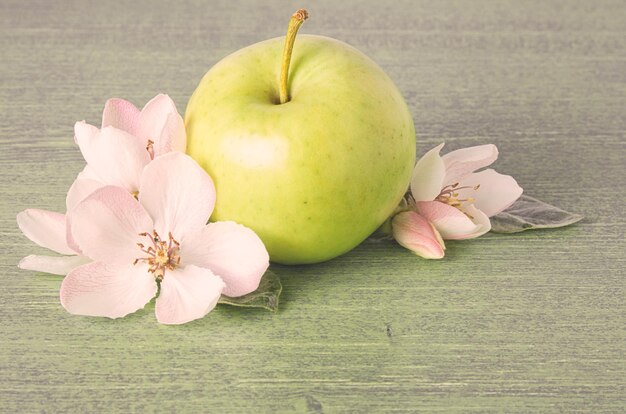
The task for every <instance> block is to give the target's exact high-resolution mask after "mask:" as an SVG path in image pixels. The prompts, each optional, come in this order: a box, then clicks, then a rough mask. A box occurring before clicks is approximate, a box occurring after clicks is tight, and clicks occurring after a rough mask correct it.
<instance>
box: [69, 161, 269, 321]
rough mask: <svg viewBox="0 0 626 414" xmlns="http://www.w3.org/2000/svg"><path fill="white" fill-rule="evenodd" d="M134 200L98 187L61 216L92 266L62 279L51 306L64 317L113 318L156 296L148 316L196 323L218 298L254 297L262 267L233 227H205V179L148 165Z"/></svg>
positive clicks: (183, 166)
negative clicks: (68, 221)
mask: <svg viewBox="0 0 626 414" xmlns="http://www.w3.org/2000/svg"><path fill="white" fill-rule="evenodd" d="M138 190H139V193H138V196H137V198H135V197H133V195H131V193H130V192H129V191H128V190H127V189H124V188H122V187H119V186H104V187H101V188H100V189H98V190H96V191H95V192H93V193H92V194H90V195H89V196H87V197H86V198H85V199H84V200H82V201H80V202H79V203H78V205H76V206H75V207H74V208H73V209H72V210H71V211H70V212H69V213H68V215H69V216H70V219H71V221H72V223H73V224H72V226H71V232H72V236H73V239H74V240H75V242H76V244H77V245H78V246H79V247H80V249H81V251H82V252H83V254H84V255H86V256H88V257H89V258H90V259H92V260H93V262H92V263H88V264H85V265H82V266H80V267H77V268H75V269H74V270H72V271H71V272H70V273H69V274H68V275H67V276H66V277H65V279H64V280H63V283H62V285H61V292H60V296H61V303H62V305H63V306H64V307H65V309H66V310H67V311H68V312H70V313H73V314H78V315H92V316H105V317H109V318H118V317H122V316H125V315H128V314H130V313H132V312H135V311H137V310H139V309H141V308H143V307H144V306H145V304H146V303H148V302H149V301H150V300H151V299H152V298H153V297H154V296H155V295H156V294H157V290H159V289H158V286H160V290H159V295H158V297H157V299H156V317H157V319H158V320H159V322H161V323H166V324H180V323H185V322H188V321H191V320H194V319H198V318H201V317H203V316H204V315H206V314H207V313H208V312H209V311H210V310H211V309H213V307H214V306H215V305H216V303H217V301H218V299H219V297H220V295H221V294H225V295H227V296H241V295H245V294H247V293H250V292H252V291H254V290H255V289H256V288H257V287H258V285H259V282H260V279H261V277H262V275H263V274H264V272H265V270H266V269H267V267H268V266H269V256H268V253H267V251H266V250H265V247H264V246H263V243H262V242H261V240H260V239H259V238H258V236H257V235H256V234H254V232H252V231H251V230H250V229H248V228H246V227H244V226H242V225H239V224H236V223H233V222H218V223H210V224H206V222H207V221H208V219H209V216H210V215H211V212H212V211H213V207H214V205H215V188H214V186H213V182H212V181H211V178H210V177H209V176H208V175H207V174H206V172H205V171H204V170H203V169H202V168H201V167H200V166H199V165H198V164H197V163H196V162H195V161H193V160H192V159H191V158H190V157H189V156H187V155H184V154H182V153H178V152H173V153H170V154H166V155H163V156H160V157H158V158H155V160H154V161H153V162H151V163H150V164H148V165H147V166H146V167H145V168H144V169H143V173H142V174H141V176H140V178H139V183H138Z"/></svg>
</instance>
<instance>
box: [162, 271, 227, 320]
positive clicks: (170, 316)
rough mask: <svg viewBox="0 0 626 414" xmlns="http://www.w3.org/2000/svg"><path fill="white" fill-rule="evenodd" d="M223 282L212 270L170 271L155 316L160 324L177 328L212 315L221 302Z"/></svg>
mask: <svg viewBox="0 0 626 414" xmlns="http://www.w3.org/2000/svg"><path fill="white" fill-rule="evenodd" d="M223 288H224V282H223V281H222V279H220V278H219V277H217V276H215V275H214V274H213V273H212V272H211V271H210V270H209V269H204V268H202V267H197V266H186V267H185V268H183V269H181V270H178V269H177V270H173V271H171V272H167V273H166V274H165V277H163V281H162V282H161V293H160V294H159V297H158V298H157V300H156V312H155V313H156V317H157V320H158V321H159V322H161V323H165V324H170V325H177V324H181V323H186V322H189V321H192V320H194V319H199V318H202V317H203V316H205V315H206V314H207V313H209V312H210V311H211V310H212V309H213V308H214V307H215V305H217V301H218V300H219V299H220V295H221V294H222V289H223Z"/></svg>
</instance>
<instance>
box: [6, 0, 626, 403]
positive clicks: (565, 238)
mask: <svg viewBox="0 0 626 414" xmlns="http://www.w3.org/2000/svg"><path fill="white" fill-rule="evenodd" d="M296 7H297V6H294V4H293V2H291V1H286V0H284V1H264V2H258V3H256V4H253V3H251V2H243V1H237V0H229V1H222V0H220V1H212V2H201V1H179V2H155V1H147V0H139V1H133V2H117V1H106V2H100V1H96V0H93V1H84V2H71V1H65V2H63V1H59V2H49V1H44V0H37V1H27V2H23V1H18V0H2V2H1V3H0V19H1V22H2V24H1V25H0V32H1V33H2V36H1V38H0V42H1V44H0V45H1V50H2V61H1V62H2V63H1V64H0V73H1V79H2V83H1V85H0V113H1V114H2V122H1V123H0V148H1V149H0V168H1V170H0V178H1V179H0V195H1V197H2V203H1V204H0V228H1V236H2V237H1V239H0V251H1V252H2V261H1V263H0V283H1V286H2V288H1V289H0V304H1V305H0V306H1V311H0V338H1V339H0V411H4V412H17V411H19V412H38V411H41V412H68V411H74V412H94V411H101V412H129V411H137V412H149V411H157V410H160V411H177V412H194V411H195V412H199V411H209V410H211V411H213V412H241V411H258V412H307V411H308V412H314V413H322V412H324V413H333V412H364V411H372V412H419V411H423V412H460V411H473V412H593V413H602V412H623V411H624V410H625V404H626V402H625V397H624V395H625V390H624V378H626V357H625V345H626V335H625V328H624V327H625V326H626V324H625V322H626V312H625V311H626V309H625V308H626V307H625V299H624V298H625V295H624V270H623V269H624V266H625V261H626V260H625V259H626V257H625V254H624V251H626V249H625V247H626V246H625V243H624V230H625V228H626V220H625V217H624V202H625V201H626V200H625V198H624V190H623V189H624V187H625V185H626V178H625V175H624V167H625V164H626V162H625V151H624V144H625V142H626V139H625V131H626V113H625V108H626V59H625V57H626V7H625V6H624V3H623V2H622V1H594V2H589V1H571V2H559V1H539V0H533V1H525V2H518V1H514V0H508V1H502V2H497V3H496V2H488V1H471V2H468V1H448V0H445V1H432V2H426V1H408V0H406V1H397V2H393V5H390V3H388V2H377V1H368V2H356V1H354V2H353V1H342V2H336V1H331V0H324V1H316V2H315V3H314V4H311V5H310V6H309V10H310V12H311V16H312V17H311V19H310V20H309V21H307V23H306V24H305V25H304V27H303V29H302V31H303V32H304V33H318V34H325V35H328V36H332V37H336V38H339V39H342V40H344V41H347V42H348V43H350V44H352V45H354V46H356V47H358V48H359V49H361V50H362V51H364V52H365V53H367V54H368V55H369V56H371V57H372V58H373V59H374V60H376V61H377V62H379V64H380V65H381V66H382V67H383V68H384V69H385V70H386V71H387V72H388V73H389V75H390V76H391V77H392V78H393V79H394V80H395V81H396V82H397V84H398V86H399V88H400V89H401V90H402V92H403V93H404V95H405V97H406V99H407V101H408V103H409V106H410V109H411V111H412V113H413V114H414V119H415V123H416V129H417V134H418V142H419V148H418V151H419V152H420V153H423V152H424V151H425V150H427V149H429V148H431V147H432V146H434V145H435V144H437V143H439V142H441V141H443V140H445V141H446V142H448V148H449V149H455V148H459V147H462V146H468V145H473V144H479V143H487V142H493V143H495V144H497V145H498V146H499V147H500V150H501V157H500V160H498V162H497V164H496V167H497V169H498V170H500V171H502V172H506V173H509V174H512V175H514V176H515V177H516V178H517V179H518V181H519V182H520V184H521V185H522V186H523V187H524V188H525V189H526V191H527V193H528V194H530V195H533V196H535V197H537V198H540V199H542V200H545V201H547V202H549V203H552V204H555V205H557V206H559V207H562V208H564V209H567V210H570V211H574V212H578V213H581V214H584V215H585V217H586V218H585V220H584V221H583V222H581V223H579V224H577V225H575V226H573V227H570V228H567V229H562V230H546V231H537V232H526V233H524V234H519V235H488V236H486V237H483V238H480V239H478V240H475V241H469V242H457V243H454V242H451V243H449V244H448V250H447V256H446V259H445V260H443V261H440V262H428V261H424V260H421V259H419V258H416V257H414V256H412V255H411V254H410V253H408V252H407V251H404V250H403V249H401V248H399V247H398V246H395V245H393V244H392V243H370V244H364V245H362V246H361V247H359V248H357V249H356V250H354V251H353V252H351V253H349V254H347V255H346V256H344V257H341V258H339V259H336V260H333V261H331V262H328V263H324V264H320V265H316V266H303V267H294V268H289V267H277V268H276V273H277V274H279V275H280V276H281V277H282V282H283V285H284V291H283V296H282V298H281V305H282V306H281V309H280V311H279V312H277V313H270V312H267V311H264V310H249V309H236V308H232V307H227V306H221V307H219V308H218V309H217V310H216V311H214V312H212V313H211V314H210V315H209V316H208V317H206V318H204V319H203V320H200V321H197V322H194V323H190V324H188V325H185V326H181V327H168V326H160V325H158V324H157V323H156V321H155V319H154V317H153V315H152V308H149V309H147V310H145V311H142V312H139V313H137V314H135V315H133V316H131V317H128V318H126V319H124V320H119V321H109V320H103V319H96V318H86V317H75V316H71V315H68V314H67V313H65V312H64V311H63V309H62V308H61V306H60V304H59V301H58V288H59V285H60V281H61V279H60V278H59V277H54V276H49V275H43V274H36V273H34V272H24V271H18V269H17V268H16V264H17V262H18V260H19V259H20V258H21V257H23V256H24V255H26V254H29V253H34V252H41V251H42V250H41V249H38V248H36V247H35V246H33V245H32V244H31V243H30V242H29V241H28V240H26V239H25V238H24V237H23V236H22V235H21V234H20V233H19V231H18V230H17V226H16V224H15V215H16V214H17V212H18V211H20V210H22V209H25V208H27V207H39V208H49V209H56V210H62V209H63V205H64V192H65V191H66V189H67V188H68V186H69V185H70V183H71V182H72V180H73V178H74V177H75V175H76V174H77V173H78V171H80V169H81V168H82V161H81V157H80V154H79V152H78V149H77V148H76V147H75V146H74V144H73V140H72V135H73V133H72V126H73V124H74V122H75V121H77V120H81V119H87V120H88V121H89V122H92V123H97V122H98V121H99V117H100V112H101V110H102V106H103V104H104V101H105V99H107V98H108V97H112V96H121V97H125V98H128V99H130V100H132V101H134V102H135V103H137V104H143V103H144V102H146V101H147V99H149V98H150V97H152V96H153V95H155V94H156V93H157V92H166V93H169V94H170V95H171V96H172V97H173V98H174V99H175V101H176V102H177V103H178V105H179V110H180V111H181V112H182V111H184V107H185V103H186V101H187V99H188V97H189V96H190V95H191V93H192V91H193V89H194V87H195V85H196V84H197V82H198V81H199V79H200V77H201V76H202V75H203V74H204V73H205V71H206V70H207V69H208V68H209V67H210V66H211V65H212V64H214V63H215V62H216V61H217V60H218V59H219V58H221V57H223V56H225V55H226V54H228V53H230V52H232V51H234V50H237V49H239V48H241V47H244V46H246V45H248V44H251V43H254V42H256V41H260V40H263V39H266V38H269V37H272V36H278V35H281V34H282V33H283V31H284V29H285V26H286V22H287V18H288V15H289V14H290V13H291V12H292V11H293V9H295V8H296Z"/></svg>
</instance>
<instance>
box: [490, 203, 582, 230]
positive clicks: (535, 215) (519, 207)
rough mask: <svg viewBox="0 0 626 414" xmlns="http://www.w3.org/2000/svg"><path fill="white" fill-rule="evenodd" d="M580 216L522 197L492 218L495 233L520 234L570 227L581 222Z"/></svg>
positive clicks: (492, 227) (492, 228)
mask: <svg viewBox="0 0 626 414" xmlns="http://www.w3.org/2000/svg"><path fill="white" fill-rule="evenodd" d="M582 218H583V216H581V215H580V214H574V213H569V212H567V211H565V210H561V209H560V208H558V207H554V206H552V205H550V204H547V203H544V202H543V201H540V200H537V199H536V198H532V197H529V196H526V195H522V196H521V197H520V198H519V199H518V200H517V201H516V202H515V203H514V204H513V205H512V206H511V207H509V208H507V209H506V210H504V211H503V212H502V213H500V214H497V215H495V216H493V217H491V218H490V220H491V231H492V232H494V233H518V232H520V231H524V230H531V229H551V228H556V227H563V226H569V225H570V224H574V223H576V222H578V221H580V220H582Z"/></svg>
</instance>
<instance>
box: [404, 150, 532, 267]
mask: <svg viewBox="0 0 626 414" xmlns="http://www.w3.org/2000/svg"><path fill="white" fill-rule="evenodd" d="M443 145H444V144H440V145H438V146H437V147H435V148H433V149H432V150H430V151H428V152H427V153H426V154H425V155H424V156H423V157H422V158H421V159H420V160H419V161H418V162H417V164H416V165H415V168H414V170H413V176H412V178H411V186H410V192H409V194H408V197H407V199H406V200H405V203H404V206H403V207H402V208H401V209H400V212H399V213H398V214H396V215H395V216H394V217H393V219H392V231H393V237H394V238H395V239H396V241H397V242H398V243H399V244H400V245H402V246H404V247H406V248H407V249H409V250H411V251H413V252H414V253H415V254H417V255H419V256H421V257H424V258H426V259H441V258H442V257H443V256H444V250H445V243H444V240H462V239H471V238H475V237H479V236H482V235H483V234H485V233H487V232H488V231H489V230H490V229H491V222H490V220H489V217H493V216H495V215H496V214H498V213H500V212H502V211H503V210H505V209H506V208H508V207H510V206H511V205H512V204H513V203H514V202H515V201H516V200H517V199H518V198H519V197H520V196H521V195H522V191H523V190H522V188H521V187H520V186H519V185H518V184H517V182H516V181H515V179H514V178H513V177H511V176H510V175H503V174H499V173H497V172H496V171H494V170H493V169H490V168H488V169H484V170H482V171H479V172H475V171H476V170H479V169H481V168H484V167H487V166H489V165H491V164H492V163H493V162H494V161H495V160H496V159H497V158H498V149H497V148H496V146H495V145H492V144H488V145H480V146H475V147H469V148H463V149H459V150H456V151H452V152H450V153H448V154H446V155H444V156H441V155H439V153H440V151H441V149H442V148H443Z"/></svg>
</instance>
